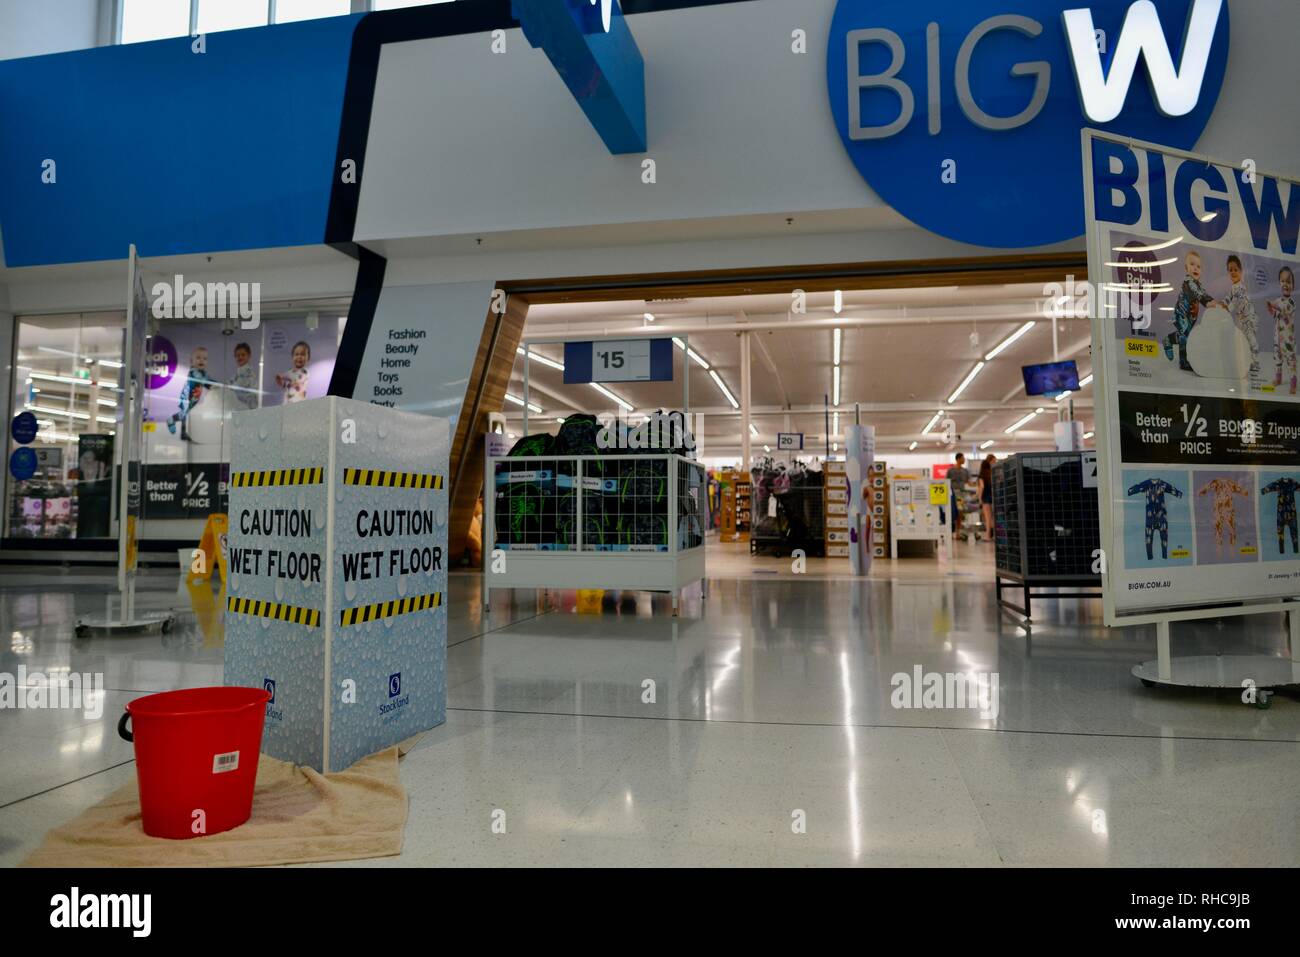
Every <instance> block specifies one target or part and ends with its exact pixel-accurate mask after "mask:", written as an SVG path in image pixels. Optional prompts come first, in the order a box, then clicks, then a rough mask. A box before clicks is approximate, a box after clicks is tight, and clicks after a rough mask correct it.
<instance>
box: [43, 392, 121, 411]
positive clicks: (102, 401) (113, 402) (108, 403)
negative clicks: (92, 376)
mask: <svg viewBox="0 0 1300 957" xmlns="http://www.w3.org/2000/svg"><path fill="white" fill-rule="evenodd" d="M37 391H38V392H39V391H40V390H39V389H38V390H37ZM95 401H96V402H98V403H99V404H100V405H106V406H109V407H110V408H114V409H116V408H117V401H116V400H115V399H96V400H95Z"/></svg>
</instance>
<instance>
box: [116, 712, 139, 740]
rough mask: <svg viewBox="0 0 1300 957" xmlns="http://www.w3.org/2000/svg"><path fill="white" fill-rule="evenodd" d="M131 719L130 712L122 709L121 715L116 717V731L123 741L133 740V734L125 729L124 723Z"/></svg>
mask: <svg viewBox="0 0 1300 957" xmlns="http://www.w3.org/2000/svg"><path fill="white" fill-rule="evenodd" d="M130 720H131V712H129V711H123V712H122V717H120V718H118V719H117V733H118V736H119V737H121V739H122V740H123V741H134V740H135V735H134V734H132V733H131V732H130V731H128V730H126V723H127V722H128V721H130Z"/></svg>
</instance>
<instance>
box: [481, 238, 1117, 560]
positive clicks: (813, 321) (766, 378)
mask: <svg viewBox="0 0 1300 957" xmlns="http://www.w3.org/2000/svg"><path fill="white" fill-rule="evenodd" d="M1083 273H1084V269H1083V266H1082V263H1081V262H1080V261H1079V260H1078V258H1077V257H1072V256H1056V257H1051V256H1034V257H1021V258H1017V259H981V260H970V261H960V262H943V263H936V262H909V263H886V264H871V265H870V266H864V267H861V268H852V267H820V268H803V269H799V270H789V271H785V272H779V273H777V272H774V271H771V270H768V271H758V270H750V271H745V272H738V273H733V274H728V275H716V276H708V277H703V276H653V277H650V276H647V277H627V278H616V279H607V280H602V281H595V280H575V281H573V282H562V281H556V282H550V283H541V284H532V285H529V286H522V285H520V286H517V287H514V288H511V289H509V292H510V299H511V305H512V309H513V310H517V311H518V312H517V315H518V324H517V331H516V332H517V342H516V344H515V345H514V346H513V347H512V352H511V368H510V370H509V373H508V376H507V375H505V374H504V373H502V374H500V376H499V378H500V380H501V383H500V384H501V398H500V401H499V402H498V406H499V409H500V415H501V416H502V417H503V422H504V425H503V427H502V434H501V436H500V438H499V440H498V443H499V449H498V451H499V452H501V453H502V454H503V455H507V456H508V455H510V454H514V455H524V453H527V452H532V453H536V454H542V455H553V456H554V457H555V459H556V460H557V461H556V463H555V464H556V467H557V468H560V467H561V463H560V462H559V461H558V460H559V459H562V458H563V457H564V453H568V452H571V451H573V448H571V447H570V446H571V445H572V443H573V442H574V441H575V439H574V436H579V438H578V439H577V440H576V441H578V442H579V443H580V444H581V443H586V444H587V445H591V446H592V447H591V449H589V450H588V451H589V452H591V453H601V454H603V453H604V452H605V451H606V445H609V444H613V445H617V444H619V443H620V442H622V443H624V444H626V443H627V442H628V437H629V436H631V437H632V440H631V441H633V442H636V441H638V440H637V439H636V436H638V435H640V436H642V438H644V436H645V434H646V432H647V429H651V430H652V431H653V428H654V426H655V423H656V421H657V419H656V413H661V412H662V413H685V416H684V421H685V423H686V424H687V426H688V428H689V431H690V438H691V440H692V441H691V445H690V448H689V449H686V448H669V447H664V448H658V447H656V448H655V449H653V450H652V449H648V448H642V449H636V450H632V451H633V455H636V454H643V455H644V454H649V453H651V452H652V451H655V452H678V453H682V454H684V455H685V456H686V457H687V458H689V459H690V460H692V461H694V462H697V463H698V464H699V465H700V466H701V467H702V469H703V484H702V488H701V489H700V490H699V494H698V501H693V502H692V503H690V504H684V503H683V502H681V501H680V500H679V501H676V502H675V503H673V506H672V508H673V512H672V513H671V514H670V513H669V512H664V513H663V514H662V515H660V514H659V513H657V512H655V511H654V508H653V506H652V505H651V504H648V503H647V502H646V501H644V500H639V499H638V500H637V501H635V502H629V501H627V500H626V499H627V493H626V488H627V487H630V486H624V487H623V488H624V492H623V493H622V494H623V496H624V499H625V501H623V502H622V503H620V505H619V507H618V508H617V509H615V510H614V512H613V513H610V511H609V502H608V501H601V502H597V500H596V499H595V498H594V497H592V496H593V495H594V493H592V492H584V493H583V496H585V497H583V496H579V497H582V498H583V502H582V505H585V506H586V507H585V508H583V509H581V515H580V514H579V511H580V509H579V505H578V502H577V499H576V498H575V499H574V500H573V504H570V505H566V504H564V502H563V500H562V496H561V498H560V499H557V500H555V501H552V500H551V499H550V498H548V497H547V496H546V495H545V494H544V493H543V492H542V491H541V490H539V489H524V488H523V486H524V485H526V484H527V480H514V481H513V482H511V483H508V484H510V485H511V490H512V493H511V494H512V497H511V499H510V502H509V503H506V502H504V500H501V499H500V496H499V495H498V496H497V497H498V502H497V505H498V506H499V507H497V508H494V509H490V510H489V511H491V512H492V515H491V516H490V518H489V517H488V516H484V517H482V518H480V519H479V520H478V521H479V523H480V524H479V535H480V536H482V535H483V525H482V523H483V522H485V521H491V522H492V523H494V526H495V527H494V528H493V529H491V534H490V535H489V536H488V537H489V538H491V539H492V540H494V541H495V542H497V543H502V542H504V543H505V544H506V545H507V546H509V547H510V548H514V549H517V550H520V549H521V550H527V551H548V550H560V551H563V550H566V549H571V548H572V549H577V550H580V551H581V550H584V548H592V549H595V550H596V551H598V552H600V553H607V552H627V551H632V552H635V551H640V550H646V551H650V550H653V548H655V547H666V546H667V545H669V544H670V543H671V539H672V538H673V537H674V536H676V537H678V538H680V533H681V527H683V525H684V524H690V525H691V526H692V528H693V527H694V523H695V522H696V521H697V519H696V517H695V514H694V513H693V512H689V510H690V509H697V510H698V523H699V525H700V527H701V529H702V531H703V541H704V549H705V555H706V563H705V564H706V567H707V569H708V576H709V577H711V578H718V579H728V578H733V579H735V578H751V577H760V576H763V577H781V578H785V577H788V578H792V579H804V580H825V579H829V578H840V577H855V572H854V569H853V566H852V563H851V561H850V558H849V554H850V551H851V549H852V548H853V539H854V532H853V528H852V525H853V521H852V518H851V516H850V515H849V508H848V497H849V482H850V478H851V472H852V470H853V469H854V468H855V467H856V463H855V462H853V461H851V460H852V459H853V458H854V456H850V455H848V454H847V453H848V451H849V450H848V448H847V447H846V443H847V442H848V441H849V439H850V427H851V426H854V425H861V426H864V427H866V431H867V432H868V433H869V434H870V435H871V436H872V438H873V440H874V466H873V467H872V469H871V470H870V472H869V474H868V475H866V477H865V479H864V482H865V484H866V486H867V488H866V492H865V495H864V497H865V498H866V500H867V506H868V511H869V514H867V515H865V516H863V523H862V526H861V534H862V540H863V542H864V543H865V547H866V549H867V551H868V552H869V554H870V556H871V558H872V559H873V563H872V567H871V570H870V574H871V575H873V576H885V577H889V576H900V575H902V576H905V577H919V578H925V577H935V576H938V577H946V576H950V575H952V574H954V573H956V574H978V575H984V574H987V575H989V577H992V574H993V554H994V541H993V540H994V530H993V527H992V526H993V516H992V514H991V513H992V502H991V501H990V499H991V492H992V488H991V484H992V465H993V464H994V463H995V462H996V461H997V460H999V459H1004V458H1006V457H1007V456H1010V455H1012V454H1015V453H1018V452H1048V451H1052V450H1054V449H1055V448H1056V441H1057V439H1056V433H1057V431H1058V429H1057V425H1058V423H1059V422H1062V421H1071V422H1075V423H1077V431H1078V434H1080V435H1082V436H1087V437H1090V436H1091V433H1092V415H1093V413H1092V399H1091V389H1090V387H1089V386H1090V381H1091V377H1090V375H1089V373H1090V371H1091V370H1090V361H1089V345H1090V341H1091V336H1090V329H1089V324H1088V322H1087V320H1086V312H1082V311H1080V312H1079V314H1078V315H1077V316H1075V315H1073V314H1072V311H1071V310H1068V309H1066V310H1059V309H1056V307H1055V306H1054V305H1053V304H1052V302H1051V301H1050V300H1052V298H1053V295H1054V289H1055V287H1056V286H1060V287H1062V288H1067V289H1068V288H1069V286H1068V285H1066V284H1067V283H1068V282H1071V281H1073V277H1082V276H1083ZM1079 281H1082V280H1081V279H1080V280H1079ZM1045 303H1046V305H1045ZM1054 310H1055V311H1056V312H1057V313H1059V315H1053V311H1054ZM655 342H658V343H659V344H658V345H655V344H654V343H655ZM667 343H671V346H668V345H667ZM656 350H662V352H656ZM652 353H655V354H657V355H658V356H659V359H663V357H664V355H667V357H668V358H667V360H666V361H667V365H664V364H663V363H660V367H659V368H658V370H657V372H656V371H655V370H654V369H653V368H652V366H654V364H655V362H657V361H659V360H657V359H655V358H654V356H653V355H652ZM611 363H624V364H626V366H627V369H626V371H623V372H619V371H618V369H616V368H611V367H610V365H609V364H611ZM1051 363H1060V364H1064V366H1068V365H1069V364H1070V363H1073V364H1074V368H1075V369H1076V371H1077V375H1078V378H1079V381H1078V382H1077V383H1073V384H1075V385H1077V388H1074V389H1071V390H1069V391H1068V392H1066V391H1065V390H1056V391H1055V392H1052V393H1050V394H1046V395H1045V394H1032V386H1027V380H1026V375H1025V370H1026V368H1028V367H1033V366H1038V365H1044V364H1051ZM500 364H501V363H498V365H500ZM1064 366H1063V367H1064ZM633 367H635V368H633ZM1063 393H1064V394H1063ZM492 411H495V410H492ZM655 434H657V433H655ZM480 441H481V439H480ZM679 444H680V443H679ZM619 451H629V450H626V449H621V450H619ZM958 456H961V459H960V460H959V458H958ZM623 467H624V466H620V468H623ZM513 470H514V471H516V472H518V471H523V472H526V473H527V472H530V471H536V469H533V470H529V469H524V468H522V467H520V468H514V469H513ZM542 471H545V469H543V470H542ZM603 474H604V473H602V476H603ZM584 476H585V477H584V479H583V480H584V481H586V482H588V483H592V482H594V481H595V480H596V479H597V478H599V477H600V476H593V475H591V474H587V473H584ZM954 479H955V481H954ZM497 481H499V478H496V477H493V476H488V482H489V483H492V482H497ZM572 481H574V482H577V479H576V478H574V479H572ZM647 481H648V480H647ZM670 484H671V483H665V484H664V490H663V491H664V495H665V497H666V496H667V495H668V493H669V485H670ZM647 487H648V486H647ZM640 490H641V491H644V490H645V489H640ZM488 491H489V493H490V494H491V493H493V491H494V489H493V488H492V487H491V485H489V487H488ZM497 491H499V489H498V490H497ZM530 495H532V496H533V499H532V500H530V499H529V496H530ZM516 498H518V499H519V501H517V502H516V501H515V499H516ZM598 507H599V509H600V511H599V512H598V513H597V512H596V511H594V510H595V509H597V508H598ZM462 517H463V516H462ZM580 539H581V540H582V541H583V543H584V545H582V546H580V545H578V544H577V543H578V541H579V540H580ZM483 540H484V539H483V538H482V537H480V543H482V541H483ZM682 542H684V539H683V540H682V541H681V542H678V544H679V546H680V545H681V544H682ZM605 557H606V558H607V560H610V561H612V560H614V559H615V558H616V557H617V556H615V555H606V556H605Z"/></svg>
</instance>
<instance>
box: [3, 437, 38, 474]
mask: <svg viewBox="0 0 1300 957" xmlns="http://www.w3.org/2000/svg"><path fill="white" fill-rule="evenodd" d="M36 465H37V462H36V453H35V452H34V451H32V450H31V449H29V448H28V447H27V446H25V445H24V446H23V447H22V448H20V449H14V453H13V455H11V456H9V474H10V475H12V476H13V477H14V478H16V479H17V480H18V481H20V482H25V481H27V480H28V479H29V478H31V477H32V476H33V475H35V474H36Z"/></svg>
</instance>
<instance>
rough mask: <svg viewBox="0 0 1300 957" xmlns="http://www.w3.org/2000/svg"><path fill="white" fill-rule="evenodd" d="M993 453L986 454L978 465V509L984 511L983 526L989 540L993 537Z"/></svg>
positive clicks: (995, 459)
mask: <svg viewBox="0 0 1300 957" xmlns="http://www.w3.org/2000/svg"><path fill="white" fill-rule="evenodd" d="M996 461H997V457H996V456H994V455H991V454H990V455H988V456H987V457H986V458H985V459H984V461H983V463H981V465H980V482H979V486H980V510H981V511H982V512H983V513H984V527H985V528H986V529H987V530H988V536H989V538H990V540H991V539H992V538H993V463H994V462H996Z"/></svg>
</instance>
